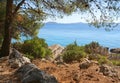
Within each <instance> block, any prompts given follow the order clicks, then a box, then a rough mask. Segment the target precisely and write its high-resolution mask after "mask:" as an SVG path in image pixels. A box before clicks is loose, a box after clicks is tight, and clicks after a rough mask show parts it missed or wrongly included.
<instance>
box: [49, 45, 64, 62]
mask: <svg viewBox="0 0 120 83" xmlns="http://www.w3.org/2000/svg"><path fill="white" fill-rule="evenodd" d="M49 49H51V50H52V53H53V59H54V60H61V56H60V54H61V53H62V52H63V50H64V47H62V46H60V45H58V44H55V45H52V46H49Z"/></svg>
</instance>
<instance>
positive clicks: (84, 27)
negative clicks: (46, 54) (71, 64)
mask: <svg viewBox="0 0 120 83" xmlns="http://www.w3.org/2000/svg"><path fill="white" fill-rule="evenodd" d="M119 27H120V26H119V25H118V26H117V27H116V28H115V29H113V30H111V31H106V30H105V28H102V27H101V28H99V29H98V28H95V27H94V26H90V25H89V24H86V23H69V24H63V23H55V22H48V23H46V24H45V25H44V26H43V27H42V28H41V29H40V31H39V34H38V37H39V38H43V39H45V40H46V42H47V44H48V45H49V46H51V45H54V44H59V45H61V46H64V47H65V46H67V45H68V44H71V43H73V42H74V41H76V42H77V44H78V45H80V46H84V45H86V44H89V43H91V42H92V41H95V42H98V43H99V44H100V45H101V46H104V47H109V48H120V43H119V42H120V38H119V37H120V29H119Z"/></svg>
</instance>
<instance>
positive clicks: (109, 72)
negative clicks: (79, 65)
mask: <svg viewBox="0 0 120 83" xmlns="http://www.w3.org/2000/svg"><path fill="white" fill-rule="evenodd" d="M100 72H102V73H103V75H105V76H109V77H118V74H117V71H116V70H115V69H114V68H112V67H110V66H108V65H106V64H103V65H101V66H100Z"/></svg>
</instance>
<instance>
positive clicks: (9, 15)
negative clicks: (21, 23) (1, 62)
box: [0, 0, 13, 57]
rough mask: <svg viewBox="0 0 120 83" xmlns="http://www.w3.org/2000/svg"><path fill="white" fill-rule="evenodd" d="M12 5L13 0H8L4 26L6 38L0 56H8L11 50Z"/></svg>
mask: <svg viewBox="0 0 120 83" xmlns="http://www.w3.org/2000/svg"><path fill="white" fill-rule="evenodd" d="M12 6H13V0H7V3H6V18H5V26H4V39H3V43H2V47H1V53H0V57H4V56H8V55H9V51H10V43H11V36H10V35H11V34H10V32H11V28H12V27H11V24H12V17H13V15H12Z"/></svg>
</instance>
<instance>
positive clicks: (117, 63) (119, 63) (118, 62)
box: [111, 60, 120, 66]
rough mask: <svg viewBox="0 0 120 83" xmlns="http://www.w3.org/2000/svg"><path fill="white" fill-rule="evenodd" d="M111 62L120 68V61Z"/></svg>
mask: <svg viewBox="0 0 120 83" xmlns="http://www.w3.org/2000/svg"><path fill="white" fill-rule="evenodd" d="M111 62H112V64H113V65H115V66H120V61H119V60H111Z"/></svg>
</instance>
